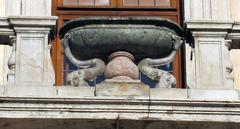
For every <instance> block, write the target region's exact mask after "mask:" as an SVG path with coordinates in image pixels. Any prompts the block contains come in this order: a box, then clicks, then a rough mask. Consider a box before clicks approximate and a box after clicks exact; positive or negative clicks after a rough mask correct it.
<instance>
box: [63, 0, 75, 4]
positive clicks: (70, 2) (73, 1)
mask: <svg viewBox="0 0 240 129" xmlns="http://www.w3.org/2000/svg"><path fill="white" fill-rule="evenodd" d="M63 4H64V5H78V0H64V1H63Z"/></svg>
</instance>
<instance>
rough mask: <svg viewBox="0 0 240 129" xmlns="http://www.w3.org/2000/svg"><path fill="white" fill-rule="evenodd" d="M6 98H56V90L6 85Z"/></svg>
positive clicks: (44, 87)
mask: <svg viewBox="0 0 240 129" xmlns="http://www.w3.org/2000/svg"><path fill="white" fill-rule="evenodd" d="M6 96H7V97H41V98H54V97H56V96H57V90H56V87H54V86H35V85H34V86H31V85H29V86H26V85H22V86H20V85H8V86H6Z"/></svg>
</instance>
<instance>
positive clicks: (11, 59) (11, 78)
mask: <svg viewBox="0 0 240 129" xmlns="http://www.w3.org/2000/svg"><path fill="white" fill-rule="evenodd" d="M10 38H11V41H10V45H11V46H12V47H13V48H12V53H11V55H10V57H9V60H8V68H9V72H8V74H7V81H8V84H15V67H16V37H15V36H11V37H10Z"/></svg>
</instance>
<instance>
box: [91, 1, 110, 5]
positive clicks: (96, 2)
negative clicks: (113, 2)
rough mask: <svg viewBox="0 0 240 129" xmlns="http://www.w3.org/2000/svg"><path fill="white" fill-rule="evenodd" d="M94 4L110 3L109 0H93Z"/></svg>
mask: <svg viewBox="0 0 240 129" xmlns="http://www.w3.org/2000/svg"><path fill="white" fill-rule="evenodd" d="M95 5H110V0H95Z"/></svg>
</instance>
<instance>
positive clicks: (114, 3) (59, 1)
mask: <svg viewBox="0 0 240 129" xmlns="http://www.w3.org/2000/svg"><path fill="white" fill-rule="evenodd" d="M63 1H64V0H57V5H58V7H59V8H116V6H117V0H110V5H64V4H63Z"/></svg>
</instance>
